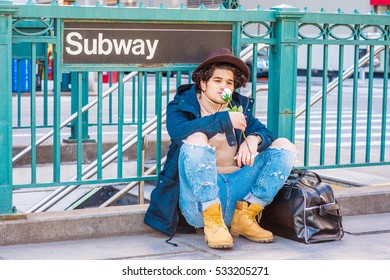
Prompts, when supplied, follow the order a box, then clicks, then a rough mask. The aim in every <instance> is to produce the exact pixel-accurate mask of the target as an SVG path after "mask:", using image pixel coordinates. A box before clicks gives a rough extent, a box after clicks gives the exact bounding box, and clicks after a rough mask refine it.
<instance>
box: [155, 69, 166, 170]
mask: <svg viewBox="0 0 390 280" xmlns="http://www.w3.org/2000/svg"><path fill="white" fill-rule="evenodd" d="M167 77H168V76H167ZM161 111H162V73H161V72H160V71H159V72H157V73H156V107H155V112H156V113H155V114H156V116H157V131H156V143H161V130H162V124H161ZM161 154H162V153H161V145H156V173H157V174H160V171H161ZM157 163H160V164H157Z"/></svg>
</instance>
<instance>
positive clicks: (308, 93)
mask: <svg viewBox="0 0 390 280" xmlns="http://www.w3.org/2000/svg"><path fill="white" fill-rule="evenodd" d="M312 59H313V46H312V45H308V46H307V66H306V68H307V78H306V111H305V145H304V163H305V165H308V164H309V159H310V156H309V152H310V110H311V108H310V100H311V78H312V77H311V70H312V63H313V60H312Z"/></svg>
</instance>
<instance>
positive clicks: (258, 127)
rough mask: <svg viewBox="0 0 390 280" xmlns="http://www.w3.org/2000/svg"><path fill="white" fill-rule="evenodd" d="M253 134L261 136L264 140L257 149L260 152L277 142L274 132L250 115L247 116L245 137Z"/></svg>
mask: <svg viewBox="0 0 390 280" xmlns="http://www.w3.org/2000/svg"><path fill="white" fill-rule="evenodd" d="M251 134H256V135H259V136H260V137H261V138H262V139H263V141H262V142H261V144H260V145H259V147H258V148H257V151H258V152H261V151H264V150H265V149H267V148H268V147H269V146H270V145H271V144H272V142H273V141H274V140H275V138H274V136H273V135H272V132H271V131H270V130H269V129H268V128H267V127H266V126H265V125H264V124H263V123H262V122H260V121H259V120H258V119H257V118H255V117H253V116H252V114H249V115H247V128H246V130H245V135H247V136H248V135H251Z"/></svg>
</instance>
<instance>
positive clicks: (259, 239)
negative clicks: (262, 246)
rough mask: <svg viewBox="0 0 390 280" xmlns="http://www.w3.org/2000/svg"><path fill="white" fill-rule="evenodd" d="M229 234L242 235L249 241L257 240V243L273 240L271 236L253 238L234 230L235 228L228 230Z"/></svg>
mask: <svg viewBox="0 0 390 280" xmlns="http://www.w3.org/2000/svg"><path fill="white" fill-rule="evenodd" d="M230 234H231V235H232V236H235V237H239V236H243V237H245V238H246V239H249V240H250V241H253V242H257V243H270V242H272V241H274V238H273V237H267V238H253V237H250V236H247V235H246V234H243V233H240V232H238V231H235V230H230Z"/></svg>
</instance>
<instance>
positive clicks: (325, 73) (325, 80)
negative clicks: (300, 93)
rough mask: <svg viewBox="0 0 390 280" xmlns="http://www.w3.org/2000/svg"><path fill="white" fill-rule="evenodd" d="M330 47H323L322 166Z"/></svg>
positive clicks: (321, 161)
mask: <svg viewBox="0 0 390 280" xmlns="http://www.w3.org/2000/svg"><path fill="white" fill-rule="evenodd" d="M328 49H329V46H328V45H324V47H323V52H324V53H323V66H322V67H323V68H322V69H323V73H322V106H321V140H320V165H323V164H324V163H325V138H326V113H327V112H326V111H327V93H328V92H327V84H328Z"/></svg>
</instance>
